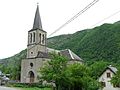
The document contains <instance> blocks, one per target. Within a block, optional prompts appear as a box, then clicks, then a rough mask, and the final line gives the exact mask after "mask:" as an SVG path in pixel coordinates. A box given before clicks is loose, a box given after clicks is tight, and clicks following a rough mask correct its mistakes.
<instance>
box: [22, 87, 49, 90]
mask: <svg viewBox="0 0 120 90" xmlns="http://www.w3.org/2000/svg"><path fill="white" fill-rule="evenodd" d="M20 90H51V89H50V88H37V87H34V88H32V87H31V88H20Z"/></svg>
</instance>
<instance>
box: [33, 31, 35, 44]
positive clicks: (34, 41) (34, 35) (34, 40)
mask: <svg viewBox="0 0 120 90" xmlns="http://www.w3.org/2000/svg"><path fill="white" fill-rule="evenodd" d="M33 42H35V32H33Z"/></svg>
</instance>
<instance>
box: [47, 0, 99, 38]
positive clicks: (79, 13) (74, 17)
mask: <svg viewBox="0 0 120 90" xmlns="http://www.w3.org/2000/svg"><path fill="white" fill-rule="evenodd" d="M98 1H99V0H94V1H92V2H91V3H90V4H88V5H87V6H86V7H85V8H83V9H82V10H81V11H80V12H78V13H77V14H76V15H75V16H73V17H72V18H71V19H69V20H68V21H67V22H65V23H64V24H63V25H61V26H60V27H59V28H58V29H56V30H55V31H54V32H53V33H51V34H50V35H49V36H48V37H50V36H52V35H53V34H55V33H56V32H58V31H59V30H61V29H62V28H63V27H65V26H66V25H67V24H69V23H70V22H72V21H73V20H75V19H76V18H77V17H79V16H80V15H81V14H82V13H84V12H85V11H87V10H88V9H89V8H90V7H92V6H93V5H94V4H95V3H97V2H98Z"/></svg>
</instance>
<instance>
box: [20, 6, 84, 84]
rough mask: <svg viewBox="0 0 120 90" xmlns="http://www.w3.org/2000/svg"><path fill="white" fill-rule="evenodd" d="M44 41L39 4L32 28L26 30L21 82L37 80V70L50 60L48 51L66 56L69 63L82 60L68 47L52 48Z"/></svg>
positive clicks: (44, 33) (34, 81)
mask: <svg viewBox="0 0 120 90" xmlns="http://www.w3.org/2000/svg"><path fill="white" fill-rule="evenodd" d="M46 43H47V32H46V31H44V30H43V29H42V23H41V18H40V13H39V6H38V5H37V9H36V13H35V18H34V23H33V28H32V29H31V30H29V31H28V45H27V57H26V59H23V60H22V62H21V83H37V82H38V81H39V80H38V76H39V73H38V70H39V69H40V68H41V67H43V65H44V64H45V63H46V62H47V61H48V60H50V58H49V55H48V54H49V53H50V52H53V51H54V52H56V53H59V54H60V55H63V56H66V57H67V58H68V59H69V60H70V61H69V63H73V62H79V63H82V62H83V61H82V59H81V58H80V57H78V56H77V55H76V54H75V53H73V52H72V51H71V50H70V49H65V50H54V49H51V48H48V47H47V45H46Z"/></svg>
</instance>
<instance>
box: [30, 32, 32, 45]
mask: <svg viewBox="0 0 120 90" xmlns="http://www.w3.org/2000/svg"><path fill="white" fill-rule="evenodd" d="M30 43H32V33H30Z"/></svg>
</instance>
